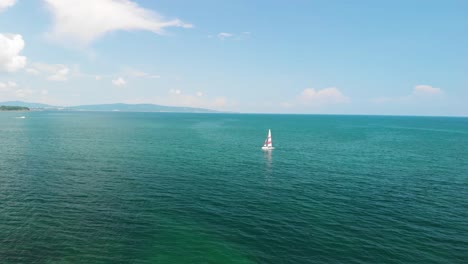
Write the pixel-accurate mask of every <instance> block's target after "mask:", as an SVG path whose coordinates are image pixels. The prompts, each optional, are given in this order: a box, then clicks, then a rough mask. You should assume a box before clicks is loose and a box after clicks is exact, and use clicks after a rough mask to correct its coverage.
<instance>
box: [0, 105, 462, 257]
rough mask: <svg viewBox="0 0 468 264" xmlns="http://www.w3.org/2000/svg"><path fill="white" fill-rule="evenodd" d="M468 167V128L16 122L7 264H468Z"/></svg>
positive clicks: (4, 217)
mask: <svg viewBox="0 0 468 264" xmlns="http://www.w3.org/2000/svg"><path fill="white" fill-rule="evenodd" d="M19 115H26V117H27V118H26V119H17V118H14V117H16V116H19ZM268 128H271V129H272V133H273V143H274V144H275V147H276V149H275V150H274V151H272V152H263V151H262V150H261V149H260V147H261V145H262V144H263V141H264V139H265V137H266V134H267V131H268ZM467 157H468V119H467V118H443V117H379V116H372V117H371V116H313V115H309V116H307V115H238V114H170V113H90V112H29V113H10V112H8V113H7V112H3V113H0V262H1V263H467V262H468V251H467V248H468V158H467Z"/></svg>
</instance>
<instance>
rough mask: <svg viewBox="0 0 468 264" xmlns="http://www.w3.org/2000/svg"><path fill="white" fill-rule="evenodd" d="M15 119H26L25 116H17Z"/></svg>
mask: <svg viewBox="0 0 468 264" xmlns="http://www.w3.org/2000/svg"><path fill="white" fill-rule="evenodd" d="M15 118H20V119H25V118H26V117H25V116H17V117H15Z"/></svg>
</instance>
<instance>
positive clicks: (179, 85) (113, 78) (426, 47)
mask: <svg viewBox="0 0 468 264" xmlns="http://www.w3.org/2000/svg"><path fill="white" fill-rule="evenodd" d="M364 2H365V1H364ZM248 4H249V2H248V1H234V2H230V3H221V4H219V5H218V6H212V5H210V3H209V2H205V1H200V2H198V3H187V2H181V1H173V2H170V3H169V2H167V3H165V2H161V3H154V2H153V1H143V0H141V1H133V0H83V1H79V4H77V1H73V0H41V1H38V2H33V1H21V0H18V1H16V0H0V101H6V100H18V99H22V100H27V101H36V102H41V103H49V104H58V105H73V104H88V103H89V104H93V103H115V102H126V103H156V104H162V105H173V106H190V107H202V108H213V109H216V110H229V111H239V112H266V113H275V112H276V113H334V114H338V113H341V114H408V115H414V114H418V115H419V114H420V115H468V106H467V104H466V103H465V101H467V100H468V77H467V75H466V69H468V60H466V58H468V51H467V49H466V48H465V47H466V46H467V44H468V36H466V34H461V33H462V32H463V29H464V28H466V26H468V18H467V17H466V16H465V15H464V12H462V10H463V9H462V8H461V7H464V6H463V5H464V4H463V3H460V2H457V1H447V2H445V3H432V4H428V5H427V6H425V7H424V8H423V9H424V11H425V14H426V15H424V16H423V15H418V14H416V15H414V14H413V15H411V16H409V15H408V16H406V15H405V14H403V13H398V9H399V8H403V7H404V8H406V9H407V11H408V12H409V13H411V12H410V11H411V10H419V9H420V8H421V7H420V6H418V5H417V4H409V5H406V4H405V2H404V1H396V2H395V3H393V5H389V4H386V3H370V5H371V6H369V5H368V4H369V3H367V4H366V3H355V5H356V6H357V7H360V8H356V10H357V11H356V10H355V11H353V10H349V9H347V8H346V7H345V6H341V5H337V4H336V3H335V4H333V3H301V4H300V5H301V6H300V8H297V9H286V10H283V9H284V6H282V5H281V4H280V3H270V2H269V1H263V0H260V1H259V3H257V4H259V5H262V6H264V10H263V12H262V13H258V12H253V13H252V12H246V11H245V8H246V6H248ZM298 5H299V4H298ZM460 5H462V6H460ZM375 6H379V7H380V8H381V9H382V10H386V12H383V13H379V12H378V11H376V9H373V8H372V7H375ZM34 7H36V8H38V10H41V11H40V12H33V11H31V10H35V9H34ZM418 8H419V9H418ZM317 9H319V10H322V12H323V16H321V17H320V18H317V20H314V19H312V18H311V17H314V16H313V14H315V13H317V12H318V11H316V10H317ZM161 10H164V12H160V11H161ZM195 10H196V11H195ZM379 10H380V9H379ZM395 12H397V13H395ZM163 13H165V14H164V15H163ZM327 14H328V15H329V16H328V17H327V16H326V15H327ZM436 14H437V15H438V16H441V17H444V18H446V19H445V20H440V21H433V20H427V19H426V17H427V15H436ZM278 15H282V16H284V18H285V19H282V20H281V21H278V20H277V19H276V18H277V17H278ZM179 17H180V18H179ZM329 17H333V18H334V20H333V23H331V20H330V19H331V18H329ZM20 19H21V20H24V21H23V23H26V24H29V25H31V27H27V28H25V27H24V26H21V25H20V24H19V23H15V21H19V20H20ZM395 20H398V22H395ZM420 21H423V22H421V23H419V22H420ZM395 23H398V25H399V26H400V27H398V28H399V29H398V30H395ZM195 25H196V27H195ZM447 26H450V27H451V28H452V31H451V32H447V31H444V30H443V28H445V27H447ZM275 28H277V29H282V30H278V31H276V30H273V29H275ZM286 28H287V30H286ZM429 28H432V31H431V30H429ZM280 32H281V33H280ZM207 36H208V37H207ZM442 37H443V38H442ZM420 40H424V41H423V42H420ZM396 43H398V45H396ZM423 43H424V44H423ZM431 58H432V59H433V60H434V61H438V63H427V62H426V60H429V59H431ZM310 87H314V88H310ZM439 87H441V88H439ZM411 89H412V90H411Z"/></svg>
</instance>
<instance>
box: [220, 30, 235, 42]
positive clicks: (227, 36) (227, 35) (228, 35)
mask: <svg viewBox="0 0 468 264" xmlns="http://www.w3.org/2000/svg"><path fill="white" fill-rule="evenodd" d="M232 36H234V35H233V34H231V33H226V32H221V33H219V34H218V38H219V39H221V40H224V39H226V38H230V37H232Z"/></svg>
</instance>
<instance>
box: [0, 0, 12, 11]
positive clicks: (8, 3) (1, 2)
mask: <svg viewBox="0 0 468 264" xmlns="http://www.w3.org/2000/svg"><path fill="white" fill-rule="evenodd" d="M15 4H16V0H0V12H3V11H4V10H6V9H7V8H9V7H12V6H14V5H15Z"/></svg>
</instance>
